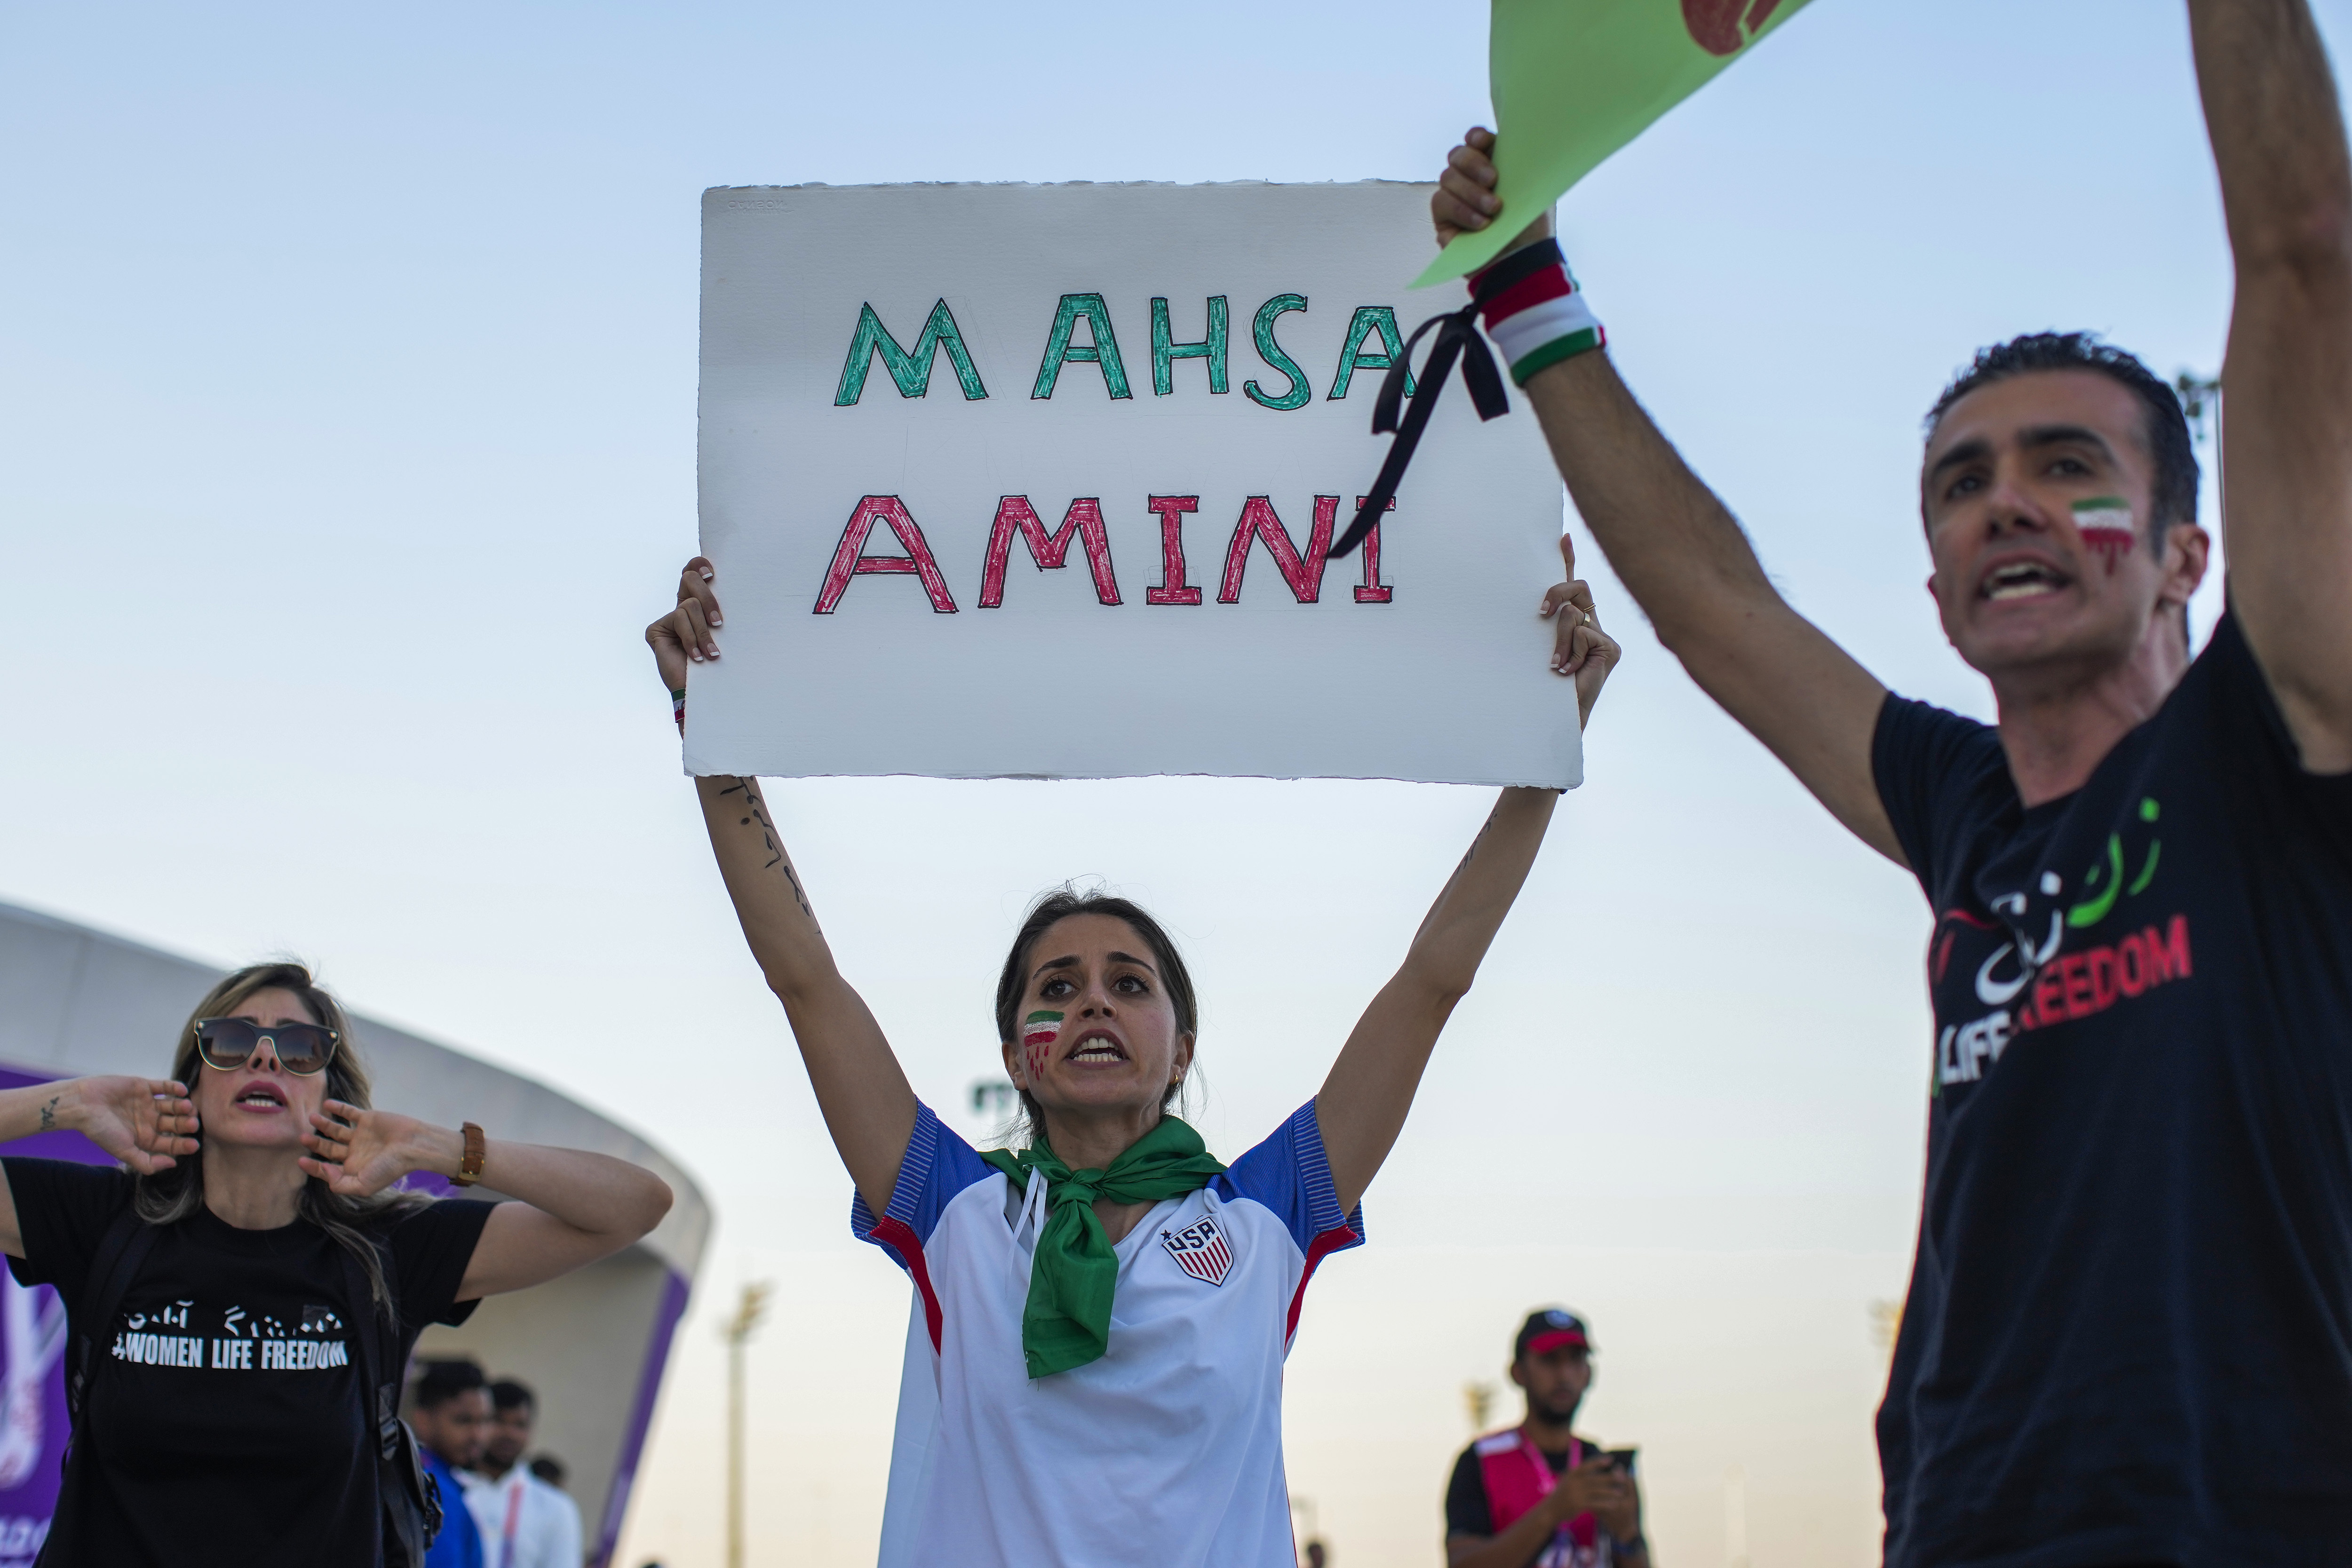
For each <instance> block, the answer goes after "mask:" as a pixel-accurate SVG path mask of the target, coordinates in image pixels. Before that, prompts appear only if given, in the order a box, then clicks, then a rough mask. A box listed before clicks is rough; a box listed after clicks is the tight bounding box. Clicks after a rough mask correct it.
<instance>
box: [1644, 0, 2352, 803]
mask: <svg viewBox="0 0 2352 1568" xmlns="http://www.w3.org/2000/svg"><path fill="white" fill-rule="evenodd" d="M2189 26H2190V31H2191V33H2192V34H2193V36H2194V37H2195V39H2196V44H2197V82H2198V87H2199V89H2200V91H2201V92H2202V94H2203V96H2204V99H2205V123H2206V129H2207V131H2208V132H2209V133H2210V135H2211V137H2212V139H2213V160H2214V162H2215V163H2217V164H2218V165H2219V166H2220V169H2221V205H2222V209H2223V211H2224V213H2225V214H2226V215H2227V216H2228V218H2229V223H2230V247H2231V251H2232V252H2233V253H2234V255H2235V257H2236V260H2237V271H2238V297H2237V304H2236V307H2235V309H2234V310H2233V311H2232V312H2231V319H2230V352H2229V359H2228V360H2227V362H2226V363H2224V365H2223V367H2222V372H2221V387H2222V394H2223V397H2224V400H2225V401H2224V406H2223V416H2224V419H2225V421H2226V423H2225V426H2224V431H2223V435H2222V453H2221V480H2222V495H2221V503H2222V506H2221V510H2222V540H2223V542H2224V544H2225V545H2226V546H2227V548H2228V551H2229V563H2230V601H2231V605H2233V606H2235V608H2236V609H2237V612H2238V616H2239V619H2240V621H2241V623H2242V625H2243V626H2244V628H2245V633H2246V640H2247V642H2248V643H2249V644H2250V645H2251V646H2252V648H2253V650H2254V657H2255V658H2257V659H2259V660H2260V661H2261V663H2262V667H2263V674H2264V675H2266V676H2267V677H2268V678H2269V679H2270V684H2271V689H2272V690H2273V692H2274V693H2275V694H2276V695H2277V698H2278V703H2279V708H2280V710H2281V711H2282V712H2283V713H2284V715H2285V717H2286V721H2287V727H2288V729H2289V730H2291V731H2294V738H2295V742H2296V743H2297V745H2298V746H2300V748H2301V749H2302V752H2303V763H2304V765H2305V767H2307V768H2309V769H2311V770H2312V771H2313V772H2315V773H2344V772H2346V771H2347V770H2352V635H2347V624H2352V160H2347V155H2346V151H2345V142H2344V119H2343V113H2342V110H2340V109H2339V108H2338V107H2337V104H2336V83H2335V79H2334V78H2333V77H2332V76H2331V75H2330V74H2329V71H2328V68H2327V54H2326V50H2325V49H2324V48H2322V47H2321V46H2320V42H2319V30H2318V28H2317V27H2316V26H2314V25H2313V22H2312V17H2311V10H2310V7H2309V6H2308V5H2306V4H2305V0H2190V4H2189ZM1634 596H1635V597H1636V598H1639V597H1640V596H1641V595H1640V590H1638V589H1636V590H1635V593H1634Z"/></svg>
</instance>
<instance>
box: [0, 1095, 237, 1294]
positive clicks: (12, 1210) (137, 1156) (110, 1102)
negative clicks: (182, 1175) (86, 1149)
mask: <svg viewBox="0 0 2352 1568" xmlns="http://www.w3.org/2000/svg"><path fill="white" fill-rule="evenodd" d="M61 1129H62V1130H65V1131H74V1132H79V1133H80V1134H81V1135H82V1136H83V1137H85V1138H87V1139H89V1141H90V1142H93V1143H95V1144H97V1145H98V1146H99V1147H100V1148H101V1149H103V1150H105V1151H106V1152H108V1153H110V1154H111V1155H113V1156H114V1157H115V1158H116V1159H118V1160H120V1161H121V1162H122V1163H123V1164H125V1165H126V1166H128V1167H130V1169H131V1171H132V1172H134V1173H138V1174H140V1175H152V1174H154V1173H156V1172H158V1171H168V1170H170V1169H171V1168H172V1167H173V1165H175V1164H177V1163H179V1162H178V1161H177V1160H175V1159H173V1155H175V1154H193V1153H194V1152H196V1140H195V1136H194V1134H195V1131H196V1108H195V1106H194V1104H193V1103H192V1102H191V1101H190V1100H189V1099H188V1090H187V1087H186V1086H185V1085H184V1084H178V1083H173V1082H170V1081H168V1080H166V1079H152V1078H77V1079H64V1080H62V1081H60V1082H58V1083H34V1084H26V1086H25V1087H24V1088H22V1089H0V1143H7V1142H15V1141H16V1139H19V1138H29V1137H31V1136H32V1135H33V1134H34V1133H36V1132H55V1131H59V1130H61ZM0 1252H5V1253H6V1254H7V1255H8V1256H9V1257H11V1258H22V1257H24V1256H25V1227H24V1225H23V1223H22V1222H21V1221H19V1220H18V1219H17V1217H16V1194H14V1193H13V1192H11V1191H10V1190H9V1187H8V1178H7V1176H6V1174H5V1173H0Z"/></svg>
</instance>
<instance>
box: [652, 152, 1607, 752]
mask: <svg viewBox="0 0 2352 1568" xmlns="http://www.w3.org/2000/svg"><path fill="white" fill-rule="evenodd" d="M1428 196H1429V187H1428V186H1425V185H1412V184H1389V183H1374V184H1336V185H1273V184H1221V185H1162V184H1115V185H1089V184H1069V185H884V186H851V187H825V186H789V187H755V188H741V189H719V190H713V191H710V192H709V193H707V194H706V195H704V198H703V255H702V402H701V416H702V426H701V517H702V547H703V552H704V553H706V554H708V555H709V557H710V558H711V560H712V561H713V562H714V563H716V565H717V567H718V569H719V575H718V583H717V587H718V591H719V600H720V604H721V605H722V606H723V608H724V610H725V613H726V625H725V627H724V629H723V630H722V632H721V633H720V637H721V639H722V641H721V646H722V649H723V657H722V658H720V660H719V662H718V663H716V664H715V665H709V666H696V667H695V668H694V669H693V673H692V677H691V679H692V682H693V684H692V687H691V689H690V692H689V696H688V704H687V731H686V763H687V767H688V771H689V772H692V773H758V774H765V775H770V776H786V777H799V776H811V775H817V774H873V773H920V774H930V775H935V776H944V777H954V778H975V777H978V778H988V777H1007V776H1012V777H1049V778H1096V777H1117V776H1124V775H1131V774H1144V773H1215V774H1246V775H1262V776H1272V777H1285V778H1301V777H1326V778H1392V779H1417V780H1429V781H1441V782H1452V783H1465V784H1468V783H1477V784H1550V785H1554V786H1560V785H1570V784H1577V783H1579V782H1580V779H1581V773H1582V765H1581V752H1580V746H1579V738H1578V733H1577V723H1576V699H1575V691H1574V689H1573V686H1572V683H1570V682H1569V681H1566V680H1563V679H1560V678H1559V677H1558V676H1556V675H1553V674H1552V673H1551V672H1550V670H1549V668H1548V661H1547V654H1548V650H1549V647H1550V646H1551V638H1552V630H1551V626H1550V624H1549V622H1546V621H1543V620H1541V619H1539V618H1538V615H1537V608H1538V603H1539V601H1540V599H1541V597H1542V595H1543V591H1544V588H1545V586H1546V585H1547V584H1550V583H1552V582H1554V581H1556V580H1558V578H1559V554H1558V538H1559V531H1560V518H1561V504H1560V488H1559V479H1557V477H1556V476H1555V474H1554V472H1553V469H1552V467H1551V463H1550V460H1549V457H1548V456H1547V454H1546V453H1545V450H1544V447H1543V443H1542V439H1541V436H1540V433H1539V432H1538V429H1537V426H1536V421H1535V416H1534V415H1533V413H1532V411H1530V410H1529V409H1528V407H1527V406H1526V404H1525V401H1524V399H1521V398H1518V397H1517V396H1516V395H1515V396H1514V412H1513V413H1512V414H1511V416H1508V417H1506V418H1502V419H1497V420H1495V421H1493V422H1491V423H1487V424H1483V425H1482V424H1481V423H1480V422H1479V421H1478V419H1477V418H1476V416H1475V413H1474V412H1473V411H1472V409H1471V406H1470V401H1469V399H1468V397H1467V396H1465V394H1464V390H1463V388H1462V387H1461V386H1460V385H1459V384H1456V385H1454V387H1452V388H1450V389H1449V391H1448V392H1447V395H1446V396H1445V401H1444V406H1443V407H1442V408H1441V409H1440V410H1439V412H1438V415H1437V417H1436V419H1435V420H1434V422H1433V424H1432V426H1431V427H1430V429H1429V432H1428V435H1427V437H1426V438H1425V439H1424V440H1423V443H1422V446H1421V449H1420V454H1419V456H1418V457H1417V458H1415V459H1414V462H1413V467H1412V470H1411V471H1410V472H1409V473H1408V474H1407V476H1406V478H1405V481H1404V484H1403V486H1402V489H1401V490H1400V491H1399V494H1398V499H1397V503H1396V507H1395V510H1393V511H1391V512H1390V513H1387V514H1386V516H1385V521H1384V523H1383V526H1382V527H1381V530H1380V531H1379V532H1377V533H1376V534H1374V535H1373V536H1372V539H1371V540H1370V541H1368V542H1367V544H1368V547H1367V548H1365V549H1362V550H1360V551H1358V552H1356V554H1354V555H1352V556H1350V557H1349V558H1348V559H1346V560H1344V561H1336V562H1327V561H1326V560H1325V551H1326V549H1327V548H1328V544H1329V542H1330V541H1331V540H1332V539H1333V538H1334V537H1335V536H1336V535H1337V534H1338V533H1339V532H1341V531H1345V530H1346V528H1347V526H1348V521H1349V518H1350V517H1352V516H1353V514H1354V512H1355V510H1356V507H1357V505H1358V502H1359V498H1360V496H1361V494H1362V493H1363V491H1364V490H1365V489H1368V488H1369V487H1370V481H1371V479H1372V476H1373V474H1374V472H1375V471H1376V470H1377V469H1378V468H1379V467H1380V462H1381V458H1382V456H1383V455H1384V454H1385V453H1386V451H1387V447H1388V442H1387V438H1386V437H1381V438H1379V439H1374V438H1373V437H1371V435H1370V420H1371V408H1372V402H1373V399H1374V397H1375V396H1376V395H1377V394H1378V392H1379V390H1380V384H1381V377H1382V375H1384V374H1386V368H1387V365H1388V364H1389V363H1390V360H1391V355H1392V354H1393V353H1395V351H1396V348H1397V346H1398V338H1399V334H1400V331H1402V332H1410V331H1412V328H1413V327H1414V326H1415V325H1417V324H1418V323H1419V321H1421V320H1423V318H1425V317H1426V316H1428V315H1431V314H1433V313H1435V311H1437V310H1447V309H1452V308H1454V307H1455V306H1457V305H1458V304H1459V303H1460V302H1461V300H1460V295H1459V293H1458V292H1457V291H1456V290H1454V289H1446V290H1441V291H1438V292H1437V293H1435V294H1430V295H1423V296H1420V297H1417V298H1416V297H1412V296H1409V295H1408V294H1407V293H1406V290H1405V287H1404V285H1405V280H1407V279H1411V278H1412V276H1413V274H1414V273H1415V272H1416V271H1417V270H1419V268H1421V267H1422V265H1423V263H1424V262H1425V261H1426V260H1427V259H1428V247H1429V244H1430V240H1429V220H1428V205H1427V204H1428ZM1457 376H1458V373H1457ZM1374 545H1376V548H1374V547H1372V546H1374Z"/></svg>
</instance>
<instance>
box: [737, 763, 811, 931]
mask: <svg viewBox="0 0 2352 1568" xmlns="http://www.w3.org/2000/svg"><path fill="white" fill-rule="evenodd" d="M738 791H740V792H741V793H742V795H743V805H744V809H745V810H747V811H749V812H750V813H751V815H750V816H745V817H742V818H740V820H739V821H738V823H737V826H741V827H754V826H756V827H757V828H758V829H759V832H760V842H761V844H763V845H765V846H766V847H767V850H768V863H767V864H766V865H765V866H762V867H761V870H763V871H772V870H773V869H775V868H777V867H778V866H782V868H784V880H785V881H787V882H789V883H791V884H792V889H793V899H794V900H797V901H798V902H799V904H800V906H801V913H803V914H804V915H806V916H808V918H809V919H810V920H812V921H814V920H815V919H816V910H814V909H813V908H811V907H810V905H809V900H808V890H807V889H804V888H803V887H802V886H801V879H800V877H799V875H798V874H797V873H795V872H794V871H793V862H792V858H791V857H789V856H787V855H786V854H785V853H784V845H783V836H782V834H780V833H778V832H777V831H776V825H775V823H774V822H773V821H772V819H771V818H770V817H769V816H768V803H767V802H766V801H764V800H762V799H761V798H760V788H759V784H758V783H757V781H755V780H752V779H744V780H741V781H740V782H739V783H737V784H733V785H730V787H728V788H726V789H722V790H720V791H719V794H720V795H734V794H735V793H737V792H738Z"/></svg>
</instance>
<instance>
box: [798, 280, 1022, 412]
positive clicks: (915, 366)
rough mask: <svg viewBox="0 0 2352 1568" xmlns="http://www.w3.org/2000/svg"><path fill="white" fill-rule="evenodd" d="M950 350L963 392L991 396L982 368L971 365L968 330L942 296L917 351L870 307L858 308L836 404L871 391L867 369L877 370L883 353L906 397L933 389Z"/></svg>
mask: <svg viewBox="0 0 2352 1568" xmlns="http://www.w3.org/2000/svg"><path fill="white" fill-rule="evenodd" d="M941 349H945V350H947V352H948V363H950V364H951V365H953V366H954V367H955V374H956V384H958V385H960V386H961V387H962V388H963V395H964V396H965V397H966V398H967V399H969V400H971V402H974V403H977V402H979V401H980V400H981V399H982V398H983V397H986V396H987V395H988V388H986V387H985V386H982V384H980V371H979V369H978V368H977V367H976V366H975V365H973V363H971V350H969V349H967V348H965V347H964V342H963V333H962V331H960V330H959V329H958V328H957V326H956V319H955V312H954V311H952V310H949V309H948V302H947V300H944V299H942V300H940V302H939V303H938V304H936V305H933V306H932V307H931V314H930V319H929V321H925V322H924V323H923V331H922V335H921V336H919V337H918V338H917V339H916V340H915V347H914V350H913V352H912V353H909V352H908V351H907V350H905V349H902V348H900V347H899V346H898V339H896V338H894V337H892V336H891V335H890V331H889V329H888V328H887V327H885V326H884V325H883V324H882V318H881V317H880V316H877V315H876V314H875V313H874V307H873V306H872V305H871V304H868V305H866V307H865V308H864V309H862V310H859V311H858V312H857V333H856V336H855V337H853V338H851V339H850V340H849V357H848V358H847V359H845V360H844V361H843V362H842V365H841V384H840V386H838V387H837V388H835V391H834V395H833V405H834V406H835V407H836V408H846V407H849V406H851V405H854V404H856V401H857V400H858V399H859V398H860V397H863V396H864V395H866V372H867V371H868V370H870V369H872V368H873V365H874V356H875V355H876V354H877V353H878V354H880V355H881V356H882V363H883V366H884V368H885V369H887V370H888V371H889V373H890V379H891V380H892V381H894V382H896V383H898V395H899V396H901V397H921V396H923V395H926V394H928V393H929V391H930V389H931V367H932V366H933V365H935V364H937V363H939V351H940V350H941Z"/></svg>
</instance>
